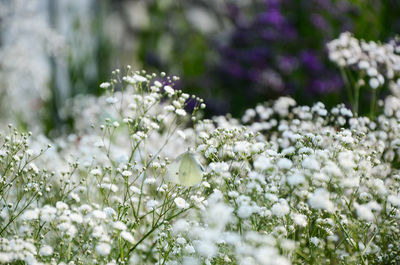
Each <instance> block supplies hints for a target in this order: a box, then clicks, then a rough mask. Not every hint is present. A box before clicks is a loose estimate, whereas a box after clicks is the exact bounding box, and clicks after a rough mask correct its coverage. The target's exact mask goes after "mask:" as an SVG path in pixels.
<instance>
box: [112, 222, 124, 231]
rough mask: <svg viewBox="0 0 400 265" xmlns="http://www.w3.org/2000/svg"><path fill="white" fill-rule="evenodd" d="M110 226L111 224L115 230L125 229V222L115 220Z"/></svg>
mask: <svg viewBox="0 0 400 265" xmlns="http://www.w3.org/2000/svg"><path fill="white" fill-rule="evenodd" d="M112 226H113V228H114V229H116V230H120V231H124V230H126V224H124V223H123V222H121V221H116V222H114V223H113V225H112Z"/></svg>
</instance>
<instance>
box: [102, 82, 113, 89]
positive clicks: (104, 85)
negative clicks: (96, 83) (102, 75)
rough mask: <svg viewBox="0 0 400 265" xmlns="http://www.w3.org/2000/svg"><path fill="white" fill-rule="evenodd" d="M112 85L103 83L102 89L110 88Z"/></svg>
mask: <svg viewBox="0 0 400 265" xmlns="http://www.w3.org/2000/svg"><path fill="white" fill-rule="evenodd" d="M110 86H111V84H110V83H109V82H103V83H101V84H100V88H109V87H110Z"/></svg>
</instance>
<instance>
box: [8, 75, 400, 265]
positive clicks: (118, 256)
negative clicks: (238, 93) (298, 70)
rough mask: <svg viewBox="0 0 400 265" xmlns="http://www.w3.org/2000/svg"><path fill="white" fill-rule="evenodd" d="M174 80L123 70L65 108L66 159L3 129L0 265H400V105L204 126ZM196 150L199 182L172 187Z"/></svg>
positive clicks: (248, 116) (62, 143)
mask: <svg viewBox="0 0 400 265" xmlns="http://www.w3.org/2000/svg"><path fill="white" fill-rule="evenodd" d="M174 79H176V78H173V77H172V78H168V77H166V76H165V75H163V74H162V75H160V76H157V75H149V74H146V73H145V72H133V71H130V69H129V68H128V69H127V74H126V75H124V76H121V73H120V71H118V70H116V71H115V72H114V75H113V78H112V79H111V80H110V81H109V82H107V83H103V84H102V85H101V86H102V87H103V88H104V89H106V90H107V95H106V96H102V97H99V98H91V97H85V98H78V99H75V100H74V101H71V102H70V103H69V104H68V106H67V107H66V108H71V109H73V110H74V111H75V112H74V114H73V115H74V118H75V120H76V131H75V134H73V135H69V136H68V137H64V138H59V139H56V140H54V141H53V143H52V145H54V146H56V147H57V150H56V151H52V149H54V148H52V149H50V150H49V152H44V151H43V150H40V148H38V147H37V146H38V145H43V144H44V143H46V141H47V140H46V139H44V138H43V137H38V138H34V139H30V138H29V134H24V133H19V132H18V131H16V130H13V128H12V126H10V132H9V133H7V134H5V135H0V261H1V262H4V263H7V262H14V261H25V262H26V263H28V264H40V263H43V264H117V263H124V264H159V265H161V264H168V265H175V264H176V265H177V264H261V265H272V264H318V263H327V262H329V263H335V264H336V263H338V264H339V263H341V264H360V263H361V264H362V263H367V262H368V263H381V264H388V263H390V262H392V263H398V262H400V258H399V257H400V251H399V250H400V243H399V242H400V236H399V235H400V230H399V225H400V142H399V138H400V126H399V118H400V100H399V99H398V98H397V97H395V96H388V97H387V98H386V99H385V100H384V102H383V106H382V107H383V109H382V110H383V112H382V113H381V114H380V115H378V116H377V117H375V119H370V118H367V117H357V116H356V115H353V113H352V111H350V110H348V109H347V108H346V107H345V106H344V105H338V106H337V107H334V108H332V109H331V110H328V109H326V108H325V106H324V104H322V103H316V104H314V105H313V106H311V107H308V106H297V104H296V102H295V101H294V100H293V99H291V98H287V97H283V98H280V99H278V100H277V101H275V102H272V103H265V104H260V105H258V106H256V107H255V108H254V109H249V110H247V111H246V113H245V115H244V116H243V118H242V119H241V120H237V119H233V118H230V117H216V118H213V119H212V120H207V119H200V118H199V116H198V114H197V113H198V112H197V111H199V110H200V109H201V108H202V103H201V102H202V101H201V100H200V99H198V98H195V99H193V98H192V97H190V96H189V95H186V94H184V93H182V91H178V90H174V89H173V87H174V86H173V85H174V84H173V83H174ZM189 100H196V104H195V107H194V110H193V111H192V110H190V109H187V108H186V105H187V103H188V101H189ZM85 105H86V106H85ZM183 114H185V115H183ZM46 144H47V143H46ZM188 147H191V148H192V151H191V152H196V153H197V155H198V156H199V161H200V163H201V164H202V165H203V166H204V169H203V170H202V171H203V179H202V182H201V184H198V185H193V186H191V187H185V186H183V185H179V184H174V183H170V182H169V181H168V178H167V177H166V175H167V172H168V169H170V168H171V167H172V166H173V165H174V166H176V163H171V162H172V161H171V159H173V158H176V157H178V156H179V154H181V153H183V152H185V151H187V149H188ZM185 163H186V164H184V166H182V164H183V162H181V165H180V166H179V169H178V170H177V171H176V170H175V171H174V172H177V174H179V175H180V176H179V177H188V174H189V176H190V174H191V172H187V171H186V170H181V167H182V168H183V169H185V168H186V167H192V166H194V165H192V164H190V163H194V162H189V160H187V161H186V162H185ZM44 165H47V166H48V167H49V169H44ZM199 170H200V169H199ZM10 242H11V243H10ZM17 242H18V243H17ZM10 244H11V245H16V244H19V246H20V247H12V248H10ZM21 246H22V247H21ZM30 246H32V247H30ZM35 262H36V263H35Z"/></svg>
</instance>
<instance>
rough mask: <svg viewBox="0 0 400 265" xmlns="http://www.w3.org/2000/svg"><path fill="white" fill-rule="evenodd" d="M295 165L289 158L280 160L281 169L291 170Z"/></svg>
mask: <svg viewBox="0 0 400 265" xmlns="http://www.w3.org/2000/svg"><path fill="white" fill-rule="evenodd" d="M292 165H293V162H292V161H290V160H289V159H287V158H281V159H279V160H278V167H279V168H280V169H290V168H291V167H292Z"/></svg>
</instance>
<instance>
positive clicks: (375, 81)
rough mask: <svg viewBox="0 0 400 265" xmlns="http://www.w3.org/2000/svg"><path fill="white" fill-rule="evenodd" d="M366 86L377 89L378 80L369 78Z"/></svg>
mask: <svg viewBox="0 0 400 265" xmlns="http://www.w3.org/2000/svg"><path fill="white" fill-rule="evenodd" d="M368 84H369V86H370V87H371V88H372V89H377V88H378V87H379V85H380V84H379V80H378V79H376V78H371V79H370V80H369V82H368Z"/></svg>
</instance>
